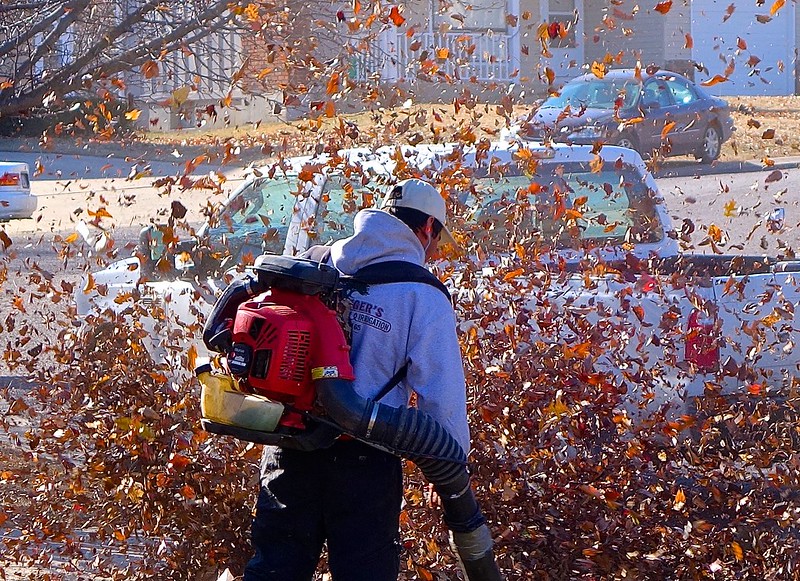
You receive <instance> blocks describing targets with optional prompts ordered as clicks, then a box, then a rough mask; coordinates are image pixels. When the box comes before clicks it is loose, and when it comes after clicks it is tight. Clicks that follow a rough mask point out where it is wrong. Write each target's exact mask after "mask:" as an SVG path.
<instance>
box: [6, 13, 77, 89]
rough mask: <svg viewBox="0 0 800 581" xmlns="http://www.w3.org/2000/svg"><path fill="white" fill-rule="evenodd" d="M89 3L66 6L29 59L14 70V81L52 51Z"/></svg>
mask: <svg viewBox="0 0 800 581" xmlns="http://www.w3.org/2000/svg"><path fill="white" fill-rule="evenodd" d="M90 1H91V0H73V1H72V2H71V3H70V4H69V5H68V6H66V7H65V10H66V14H64V15H63V16H61V18H60V19H59V20H58V24H57V25H56V26H55V27H54V28H53V30H52V31H51V32H50V34H48V35H47V36H46V37H45V39H44V40H43V41H42V42H41V43H40V44H39V46H38V47H37V48H36V50H35V51H34V52H33V54H32V55H31V56H30V58H29V59H28V60H27V61H25V62H24V63H22V64H21V65H20V67H19V68H18V69H17V70H16V72H15V73H14V78H15V79H19V78H22V76H23V75H25V74H26V73H27V72H28V71H30V70H32V69H33V67H34V65H36V63H37V62H39V60H40V59H42V57H44V55H46V54H47V53H48V52H49V51H50V50H51V49H52V47H53V46H54V45H55V43H56V41H57V40H58V39H59V38H61V36H62V35H63V34H64V33H65V32H66V30H67V28H69V26H70V25H71V24H72V23H73V22H75V20H76V19H77V18H78V16H79V15H80V13H81V12H83V11H84V10H86V8H87V7H88V6H89V2H90Z"/></svg>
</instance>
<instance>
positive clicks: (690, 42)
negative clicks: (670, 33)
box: [683, 32, 694, 48]
mask: <svg viewBox="0 0 800 581" xmlns="http://www.w3.org/2000/svg"><path fill="white" fill-rule="evenodd" d="M693 47H694V39H693V38H692V35H691V34H689V33H688V32H687V33H686V36H685V37H684V42H683V48H693Z"/></svg>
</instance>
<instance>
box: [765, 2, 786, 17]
mask: <svg viewBox="0 0 800 581" xmlns="http://www.w3.org/2000/svg"><path fill="white" fill-rule="evenodd" d="M784 4H786V0H775V2H773V3H772V7H771V8H770V9H769V14H770V16H775V15H776V14H777V13H778V11H779V10H780V9H781V8H783V5H784Z"/></svg>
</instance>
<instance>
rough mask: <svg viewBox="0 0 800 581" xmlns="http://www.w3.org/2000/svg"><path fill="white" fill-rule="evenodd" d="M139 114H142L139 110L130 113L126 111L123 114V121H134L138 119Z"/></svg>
mask: <svg viewBox="0 0 800 581" xmlns="http://www.w3.org/2000/svg"><path fill="white" fill-rule="evenodd" d="M141 114H142V112H141V110H139V109H133V110H132V111H127V112H126V113H125V119H127V120H128V121H136V120H137V119H138V118H139V115H141Z"/></svg>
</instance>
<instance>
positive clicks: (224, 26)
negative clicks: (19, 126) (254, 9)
mask: <svg viewBox="0 0 800 581" xmlns="http://www.w3.org/2000/svg"><path fill="white" fill-rule="evenodd" d="M247 5H248V3H247V2H241V3H239V2H231V0H189V1H186V0H179V1H177V0H40V1H38V2H30V1H28V2H23V1H20V2H14V1H13V0H12V2H11V3H8V4H3V5H2V6H0V63H2V64H0V116H4V115H13V114H17V113H20V112H22V111H25V110H29V109H31V108H36V107H41V106H42V105H45V106H47V105H50V104H53V103H56V102H58V101H60V100H61V99H63V98H64V96H66V95H69V94H70V93H73V92H75V91H79V90H80V89H83V88H87V87H90V86H92V85H93V84H94V83H112V82H113V85H111V86H112V87H113V88H115V89H116V90H117V92H124V88H125V83H124V81H122V80H120V79H121V78H122V76H121V74H122V73H126V72H127V73H130V72H132V71H133V72H137V73H139V74H140V75H141V77H142V78H143V79H144V80H145V81H147V80H150V79H152V78H154V77H156V76H158V75H160V74H166V71H165V70H163V69H166V68H167V67H168V66H175V65H176V63H178V62H180V63H182V64H183V66H186V63H187V62H190V61H192V60H194V62H197V61H201V62H205V58H206V57H207V55H206V56H205V57H201V58H195V59H189V58H187V57H189V56H194V55H195V50H196V49H198V48H200V49H201V53H202V47H203V43H205V42H208V41H209V40H210V39H214V40H213V43H212V45H219V44H220V43H221V42H228V43H229V44H230V46H229V47H228V48H229V49H230V51H231V52H232V53H233V54H235V52H236V46H235V38H236V34H235V33H236V31H238V30H240V28H241V26H242V23H241V16H240V15H241V14H244V8H245V7H246V6H247ZM220 39H222V40H220ZM225 39H227V41H226V40H225ZM205 52H208V51H207V50H206V51H205ZM175 55H177V56H178V58H175ZM193 72H195V73H200V72H202V73H203V74H205V75H206V76H208V75H214V74H216V75H218V76H220V78H217V79H213V80H214V81H216V82H230V75H231V70H230V68H228V69H227V70H225V68H224V67H223V68H216V69H213V68H211V67H206V69H205V70H204V71H193ZM169 74H172V72H170V73H169ZM222 77H227V78H226V79H223V78H222ZM115 79H116V82H114V81H115Z"/></svg>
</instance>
